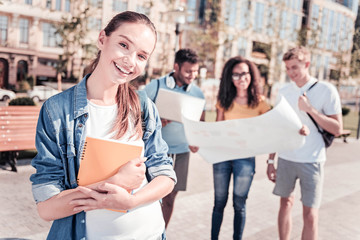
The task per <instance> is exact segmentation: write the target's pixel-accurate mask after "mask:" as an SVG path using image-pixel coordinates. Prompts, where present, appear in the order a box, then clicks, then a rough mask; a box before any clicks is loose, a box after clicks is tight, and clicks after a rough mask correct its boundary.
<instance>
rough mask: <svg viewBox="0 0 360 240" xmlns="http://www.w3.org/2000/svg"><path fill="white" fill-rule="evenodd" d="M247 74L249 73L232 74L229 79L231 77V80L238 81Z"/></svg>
mask: <svg viewBox="0 0 360 240" xmlns="http://www.w3.org/2000/svg"><path fill="white" fill-rule="evenodd" d="M248 74H249V72H242V73H233V74H232V75H231V77H232V79H233V80H234V81H238V80H240V79H241V78H243V77H245V76H247V75H248Z"/></svg>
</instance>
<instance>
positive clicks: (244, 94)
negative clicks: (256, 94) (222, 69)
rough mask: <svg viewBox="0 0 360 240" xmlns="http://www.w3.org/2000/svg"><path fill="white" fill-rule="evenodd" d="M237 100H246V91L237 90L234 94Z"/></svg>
mask: <svg viewBox="0 0 360 240" xmlns="http://www.w3.org/2000/svg"><path fill="white" fill-rule="evenodd" d="M236 97H237V98H247V97H248V95H247V91H246V90H238V91H237V93H236Z"/></svg>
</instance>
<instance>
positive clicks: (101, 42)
mask: <svg viewBox="0 0 360 240" xmlns="http://www.w3.org/2000/svg"><path fill="white" fill-rule="evenodd" d="M105 39H106V33H105V31H104V30H102V31H101V32H100V33H99V37H98V41H97V44H96V45H97V47H98V48H99V49H100V50H102V49H103V47H104V42H105Z"/></svg>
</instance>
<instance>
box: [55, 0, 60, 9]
mask: <svg viewBox="0 0 360 240" xmlns="http://www.w3.org/2000/svg"><path fill="white" fill-rule="evenodd" d="M55 10H57V11H61V0H56V2H55Z"/></svg>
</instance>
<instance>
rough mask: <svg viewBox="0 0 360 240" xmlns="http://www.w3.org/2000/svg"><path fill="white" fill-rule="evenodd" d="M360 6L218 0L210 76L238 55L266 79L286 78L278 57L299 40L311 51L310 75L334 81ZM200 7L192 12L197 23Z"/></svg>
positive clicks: (343, 67) (344, 68) (320, 0)
mask: <svg viewBox="0 0 360 240" xmlns="http://www.w3.org/2000/svg"><path fill="white" fill-rule="evenodd" d="M194 1H195V0H189V1H188V4H189V3H191V4H192V5H195V4H194V3H193V2H194ZM195 2H197V5H198V6H199V5H201V4H202V2H204V1H202V0H197V1H195ZM358 7H359V1H358V0H351V1H350V0H337V1H335V0H222V1H221V6H220V9H221V20H220V21H221V22H222V26H221V27H220V31H219V35H218V40H219V48H218V50H217V54H216V62H215V63H214V64H215V67H214V76H215V78H219V77H220V75H221V70H222V67H223V65H224V63H225V61H226V60H227V59H229V58H230V57H232V56H236V55H241V56H244V57H246V58H248V59H250V60H252V61H254V62H255V63H256V64H257V65H258V66H259V68H260V71H261V72H262V74H263V76H264V77H265V78H266V81H267V83H268V84H270V85H271V84H272V83H275V82H284V81H287V80H289V79H287V77H286V73H285V68H284V67H285V66H284V64H282V56H283V54H284V53H285V52H286V51H287V50H288V49H289V48H291V47H294V46H296V45H299V44H300V42H302V44H303V45H306V46H307V47H308V48H309V49H310V51H311V53H312V65H311V69H310V71H311V74H312V75H313V76H315V77H317V78H319V79H320V80H335V82H336V81H337V82H338V81H340V79H342V78H346V77H347V76H348V75H349V64H350V58H351V48H352V37H353V34H354V22H355V20H356V16H357V11H358ZM189 8H191V7H189ZM201 12H202V9H199V11H198V12H197V13H196V14H194V17H197V18H198V21H199V23H200V22H201V21H202V19H201V16H202V14H201Z"/></svg>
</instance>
